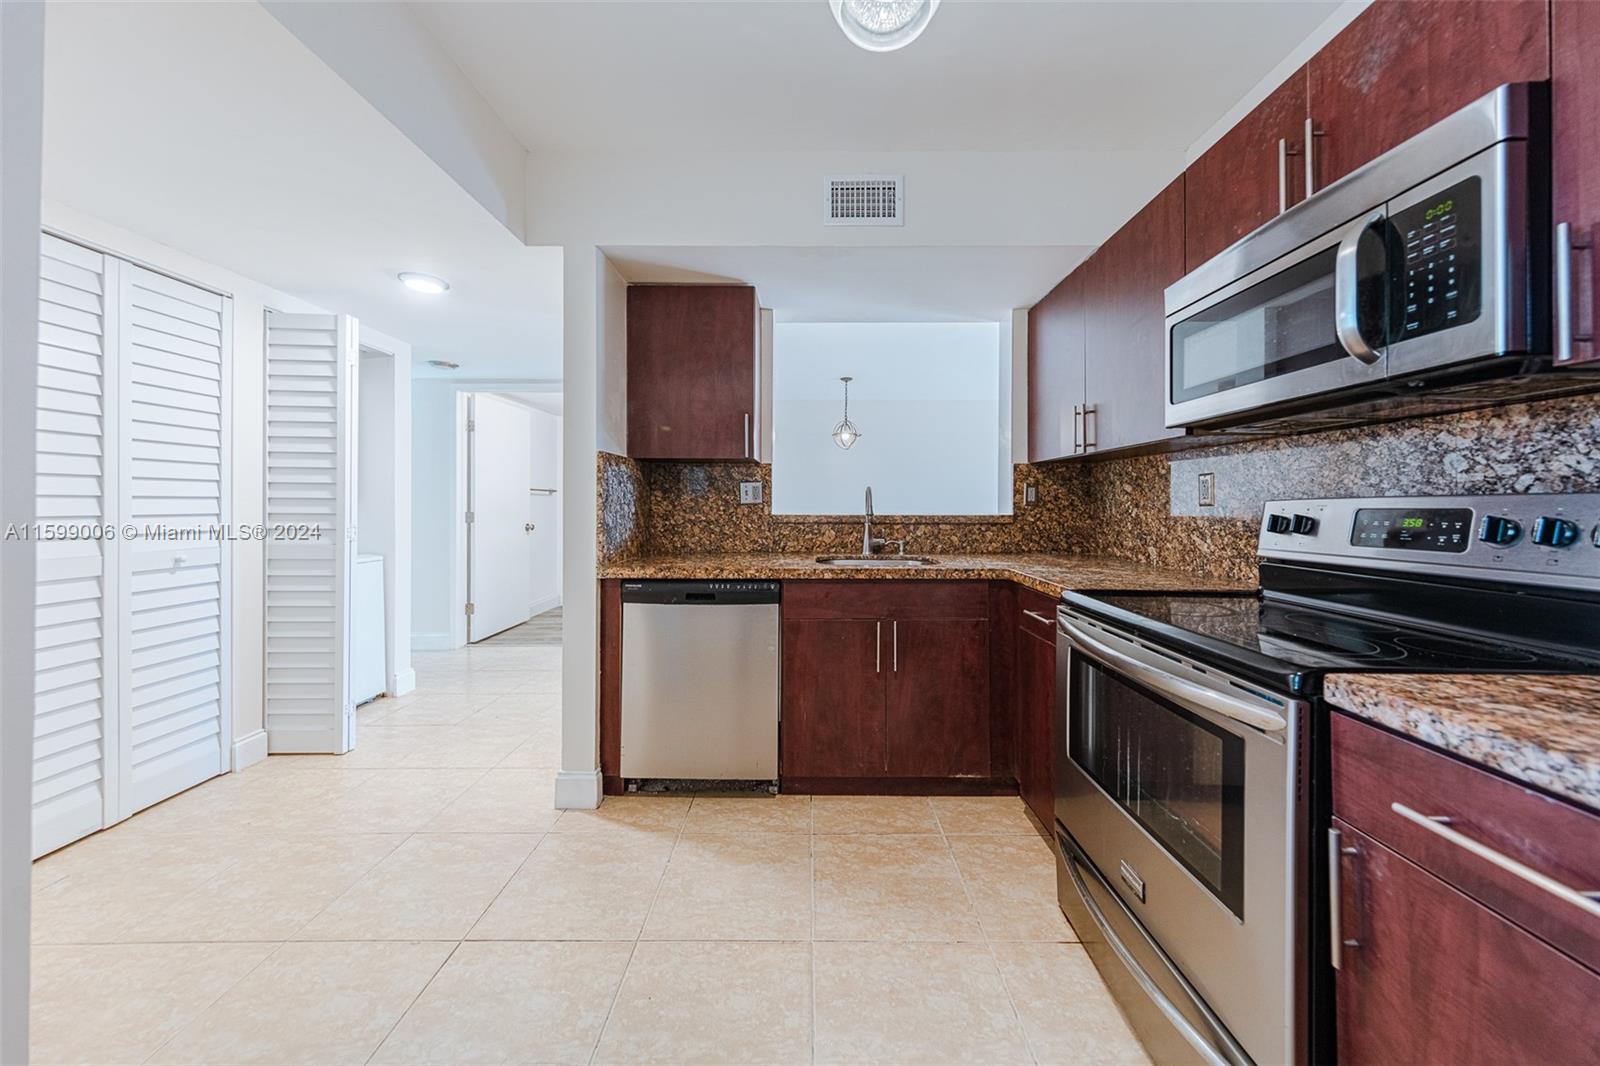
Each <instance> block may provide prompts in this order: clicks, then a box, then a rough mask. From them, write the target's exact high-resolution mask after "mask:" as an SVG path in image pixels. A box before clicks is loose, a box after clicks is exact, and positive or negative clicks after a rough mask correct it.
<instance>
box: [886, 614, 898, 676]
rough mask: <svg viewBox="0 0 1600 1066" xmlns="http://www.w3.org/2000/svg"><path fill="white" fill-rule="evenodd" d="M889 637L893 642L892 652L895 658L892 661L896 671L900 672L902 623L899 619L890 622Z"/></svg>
mask: <svg viewBox="0 0 1600 1066" xmlns="http://www.w3.org/2000/svg"><path fill="white" fill-rule="evenodd" d="M889 639H890V641H891V642H892V644H893V647H892V653H893V656H894V658H893V659H892V660H891V662H892V664H893V667H894V672H895V673H897V674H898V673H899V672H900V623H899V622H898V621H894V622H890V623H889Z"/></svg>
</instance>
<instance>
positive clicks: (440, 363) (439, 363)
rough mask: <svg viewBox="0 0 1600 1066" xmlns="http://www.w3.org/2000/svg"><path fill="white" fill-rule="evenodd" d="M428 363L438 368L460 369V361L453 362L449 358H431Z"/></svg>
mask: <svg viewBox="0 0 1600 1066" xmlns="http://www.w3.org/2000/svg"><path fill="white" fill-rule="evenodd" d="M428 365H429V366H431V367H433V368H434V369H436V370H460V369H461V364H460V363H452V362H451V361H450V360H448V359H429V360H428Z"/></svg>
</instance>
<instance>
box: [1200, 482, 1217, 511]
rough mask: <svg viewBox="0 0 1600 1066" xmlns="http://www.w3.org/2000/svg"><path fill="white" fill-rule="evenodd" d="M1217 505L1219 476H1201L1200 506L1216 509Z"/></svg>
mask: <svg viewBox="0 0 1600 1066" xmlns="http://www.w3.org/2000/svg"><path fill="white" fill-rule="evenodd" d="M1216 505H1217V475H1215V474H1201V475H1200V506H1201V507H1215V506H1216Z"/></svg>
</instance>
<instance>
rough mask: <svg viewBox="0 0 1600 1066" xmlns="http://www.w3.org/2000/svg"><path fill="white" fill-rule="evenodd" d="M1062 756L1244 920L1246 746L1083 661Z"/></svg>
mask: <svg viewBox="0 0 1600 1066" xmlns="http://www.w3.org/2000/svg"><path fill="white" fill-rule="evenodd" d="M1070 719H1071V723H1070V727H1069V730H1070V732H1069V736H1068V741H1067V743H1068V753H1069V754H1070V756H1071V757H1072V761H1073V762H1075V763H1077V764H1078V766H1079V767H1081V768H1082V769H1083V771H1084V772H1085V773H1087V774H1088V775H1089V776H1090V777H1091V778H1093V779H1094V781H1095V782H1096V783H1097V784H1098V785H1099V786H1100V788H1101V789H1102V790H1104V791H1105V792H1106V794H1107V795H1109V796H1110V797H1111V798H1112V799H1114V800H1116V802H1117V803H1118V804H1119V805H1121V807H1122V809H1123V810H1125V811H1127V812H1128V814H1130V815H1132V816H1133V818H1134V819H1136V820H1137V821H1138V822H1139V824H1140V825H1142V826H1143V827H1144V828H1145V831H1146V832H1148V833H1149V834H1150V835H1151V836H1152V837H1154V838H1155V840H1156V841H1157V842H1158V843H1160V844H1161V846H1162V847H1163V848H1165V849H1166V851H1167V852H1168V853H1169V854H1170V855H1171V856H1172V857H1173V858H1174V859H1176V860H1177V861H1178V862H1180V863H1182V864H1183V866H1184V867H1185V868H1186V869H1187V870H1188V871H1189V872H1190V873H1192V874H1194V876H1195V877H1196V878H1198V879H1199V880H1200V882H1201V883H1202V884H1204V885H1205V886H1206V887H1207V888H1208V889H1210V891H1211V893H1212V894H1213V895H1214V896H1216V897H1217V899H1218V900H1220V901H1221V902H1222V904H1223V905H1224V906H1226V907H1227V908H1228V909H1229V910H1230V911H1232V912H1233V913H1234V915H1235V916H1236V917H1238V918H1240V919H1241V920H1242V919H1243V918H1244V740H1243V739H1242V738H1241V737H1238V736H1236V735H1234V734H1233V733H1230V732H1228V731H1227V730H1225V729H1222V728H1221V727H1219V726H1217V725H1215V724H1213V723H1211V722H1209V721H1207V720H1206V719H1204V718H1201V717H1200V716H1198V715H1196V714H1193V713H1191V712H1190V711H1188V710H1185V709H1184V708H1182V707H1180V706H1178V705H1177V704H1175V703H1172V702H1171V701H1169V700H1166V699H1163V698H1162V697H1160V696H1157V695H1155V694H1154V693H1151V692H1147V691H1145V690H1144V689H1142V688H1140V687H1138V686H1135V685H1132V684H1129V683H1128V682H1126V681H1124V680H1122V679H1121V678H1119V677H1118V676H1116V675H1115V674H1112V673H1109V672H1107V671H1106V670H1104V669H1102V668H1101V667H1099V666H1098V665H1097V664H1095V663H1093V662H1090V661H1088V660H1086V659H1084V658H1083V657H1081V656H1074V657H1073V666H1072V710H1071V715H1070Z"/></svg>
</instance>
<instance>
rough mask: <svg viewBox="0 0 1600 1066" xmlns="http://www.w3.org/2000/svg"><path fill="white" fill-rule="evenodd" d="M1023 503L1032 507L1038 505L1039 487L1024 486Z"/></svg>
mask: <svg viewBox="0 0 1600 1066" xmlns="http://www.w3.org/2000/svg"><path fill="white" fill-rule="evenodd" d="M1022 502H1023V503H1025V504H1030V505H1031V504H1035V503H1038V502H1039V486H1037V485H1024V486H1022Z"/></svg>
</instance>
